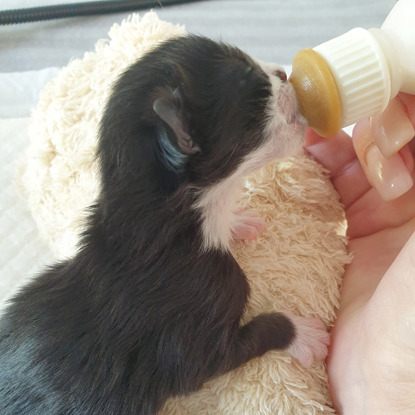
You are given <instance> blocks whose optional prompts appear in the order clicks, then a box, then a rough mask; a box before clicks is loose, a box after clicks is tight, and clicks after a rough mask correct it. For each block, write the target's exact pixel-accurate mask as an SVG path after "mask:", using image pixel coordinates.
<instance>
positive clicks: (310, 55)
mask: <svg viewBox="0 0 415 415" xmlns="http://www.w3.org/2000/svg"><path fill="white" fill-rule="evenodd" d="M289 81H290V82H291V84H292V85H293V87H294V90H295V92H296V95H297V99H298V104H299V109H300V112H301V114H302V115H303V117H304V118H305V119H306V120H307V122H308V125H309V126H310V127H311V128H313V130H314V131H316V132H317V133H318V134H320V135H321V136H323V137H329V136H331V135H333V134H335V133H336V132H337V131H338V130H339V129H340V128H341V122H342V113H341V103H340V96H339V92H338V90H337V86H336V82H335V79H334V77H333V75H332V73H331V71H330V69H329V66H328V65H327V63H326V61H325V60H324V59H323V58H322V57H321V56H320V55H319V54H318V53H317V52H315V51H314V50H312V49H303V50H301V51H300V52H298V53H297V54H296V55H295V57H294V60H293V66H292V73H291V76H290V78H289Z"/></svg>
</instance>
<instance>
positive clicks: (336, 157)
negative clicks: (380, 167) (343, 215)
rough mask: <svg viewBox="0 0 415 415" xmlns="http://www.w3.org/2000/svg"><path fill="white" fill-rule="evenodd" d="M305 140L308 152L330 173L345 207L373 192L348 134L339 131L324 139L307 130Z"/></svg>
mask: <svg viewBox="0 0 415 415" xmlns="http://www.w3.org/2000/svg"><path fill="white" fill-rule="evenodd" d="M305 138H306V150H307V151H308V152H309V153H310V154H311V155H312V156H313V157H314V158H315V159H316V160H317V161H318V162H319V163H320V164H322V165H323V166H324V167H325V168H326V169H327V170H328V171H329V172H330V174H331V178H332V182H333V185H334V187H335V189H336V190H337V191H338V193H339V195H340V199H341V201H342V203H343V204H344V206H345V207H346V208H347V207H349V206H350V205H351V204H353V203H354V202H355V201H356V200H357V199H359V198H360V197H361V196H362V195H363V194H365V193H366V192H367V191H368V190H369V189H370V187H371V186H370V185H369V183H368V181H367V179H366V177H365V174H364V172H363V170H362V167H361V165H360V163H359V160H358V159H357V157H356V153H355V151H354V149H353V144H352V140H351V139H350V137H349V136H348V135H347V134H346V133H345V132H343V131H339V132H338V133H337V134H335V135H334V136H333V137H330V138H323V137H321V136H319V135H318V134H317V133H316V132H314V131H313V130H312V129H307V130H306V134H305Z"/></svg>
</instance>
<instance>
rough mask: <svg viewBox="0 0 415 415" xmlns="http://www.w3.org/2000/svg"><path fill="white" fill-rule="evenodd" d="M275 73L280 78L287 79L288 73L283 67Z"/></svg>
mask: <svg viewBox="0 0 415 415" xmlns="http://www.w3.org/2000/svg"><path fill="white" fill-rule="evenodd" d="M274 75H275V76H278V78H280V79H281V81H284V82H285V81H286V80H287V74H286V73H285V71H283V70H281V69H277V70H276V71H275V72H274Z"/></svg>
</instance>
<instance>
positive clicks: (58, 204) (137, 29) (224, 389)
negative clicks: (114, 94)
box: [18, 13, 349, 415]
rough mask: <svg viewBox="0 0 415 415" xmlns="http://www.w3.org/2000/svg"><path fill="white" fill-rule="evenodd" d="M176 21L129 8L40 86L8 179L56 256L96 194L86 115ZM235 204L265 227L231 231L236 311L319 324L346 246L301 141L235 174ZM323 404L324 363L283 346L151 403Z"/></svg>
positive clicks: (326, 407)
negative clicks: (236, 266)
mask: <svg viewBox="0 0 415 415" xmlns="http://www.w3.org/2000/svg"><path fill="white" fill-rule="evenodd" d="M184 33H185V30H184V28H183V27H177V26H173V25H171V24H169V23H166V22H162V21H160V20H159V19H158V18H157V15H156V14H155V13H148V14H146V15H144V16H143V17H142V18H139V16H138V15H133V16H131V18H129V19H128V20H126V21H124V22H123V23H122V24H121V25H114V26H113V27H112V28H111V30H110V32H109V38H110V40H106V41H100V42H98V44H97V46H96V50H95V52H92V53H87V54H85V56H84V58H83V59H82V60H74V61H72V62H70V64H69V65H68V66H67V67H66V68H65V69H63V70H62V71H61V72H60V74H59V75H58V76H57V78H56V79H55V80H53V81H52V82H51V83H50V84H49V85H47V87H45V89H44V91H43V93H42V95H41V97H40V100H39V104H38V106H37V108H36V110H35V111H34V113H33V120H32V125H31V129H30V136H31V144H30V146H29V148H28V149H27V152H26V154H25V155H24V157H23V159H22V162H21V163H20V169H19V172H18V184H19V188H20V190H21V193H22V194H23V196H24V197H25V198H26V199H27V202H28V204H29V207H30V209H31V211H32V213H33V216H34V218H35V220H36V222H37V224H38V227H39V231H40V233H41V234H42V235H43V237H44V238H45V239H46V240H47V241H48V243H49V245H50V247H51V248H52V249H53V251H54V252H55V253H56V255H57V257H65V256H69V255H71V254H73V253H74V252H75V250H76V241H77V239H78V234H79V232H80V230H81V229H82V222H83V218H84V213H83V211H84V208H85V207H86V206H88V205H89V204H90V203H91V202H92V201H93V199H94V197H95V196H96V194H97V191H98V187H99V177H98V172H97V164H96V162H95V161H94V152H95V148H96V133H97V125H98V122H99V119H100V116H101V113H102V110H103V108H104V103H105V101H106V98H107V96H108V91H109V86H110V85H111V83H112V82H113V81H114V80H115V78H116V77H117V75H119V74H120V72H122V71H123V69H124V68H125V67H126V66H128V65H129V64H130V63H132V62H133V61H134V60H135V59H137V58H138V57H140V56H141V55H142V54H143V53H144V52H146V51H148V50H149V49H151V48H153V47H154V46H155V45H156V44H157V43H158V42H160V41H162V40H164V39H166V38H168V37H170V36H174V35H182V34H184ZM241 205H242V206H244V207H249V208H252V209H256V210H257V211H259V212H260V213H261V214H262V215H263V217H264V218H265V219H266V224H267V230H266V232H265V233H264V234H263V235H262V236H261V237H260V238H259V240H258V241H256V242H236V243H235V244H234V246H233V251H234V254H235V257H236V258H237V260H238V262H239V263H240V265H241V267H242V268H243V269H244V270H245V272H246V274H247V276H248V279H249V281H250V284H251V287H252V296H251V299H250V302H249V304H248V307H247V311H246V315H245V317H244V318H245V320H246V321H248V320H249V319H251V318H252V317H253V316H255V315H257V314H259V313H261V312H267V311H271V310H280V311H281V310H287V311H291V312H293V313H297V314H300V315H302V316H320V318H321V319H322V320H323V321H324V322H325V323H326V324H327V325H328V326H329V325H330V324H331V323H332V322H333V319H334V317H335V310H336V307H337V305H338V291H339V284H340V280H341V277H342V274H343V269H344V265H345V264H346V263H347V262H348V260H349V258H348V255H347V251H346V244H345V239H344V237H343V236H341V232H342V229H341V227H342V224H343V222H344V217H343V209H342V206H341V205H340V203H339V201H338V196H337V194H336V192H335V190H334V189H333V187H332V185H331V183H330V181H329V179H328V176H327V174H326V172H325V171H324V170H323V169H322V167H321V166H320V165H319V164H317V163H316V162H315V161H313V160H312V159H310V157H308V156H307V155H306V154H305V153H304V154H303V153H302V154H299V155H298V156H297V157H295V158H292V159H289V160H286V161H282V162H273V163H271V164H269V165H268V166H266V167H265V168H263V169H262V170H261V171H260V172H257V173H256V174H254V175H252V176H251V177H249V178H247V181H246V187H245V189H244V191H243V194H242V199H241ZM328 413H334V411H333V409H331V406H330V399H329V396H328V392H327V377H326V373H325V368H324V363H322V362H320V363H315V364H314V365H313V366H312V367H311V368H310V369H304V368H303V367H301V366H300V365H299V363H298V362H296V361H294V360H292V359H291V358H290V357H289V356H288V355H287V354H285V353H283V352H276V351H274V352H269V353H267V354H266V355H265V356H263V357H261V358H257V359H254V360H253V361H251V362H249V363H247V364H246V365H244V366H243V367H241V368H239V369H237V370H235V371H233V372H230V373H228V374H226V375H224V376H222V377H220V378H218V379H215V380H212V381H210V382H208V383H207V384H206V385H205V387H204V388H203V389H202V390H200V391H199V392H197V393H195V394H193V395H191V396H188V397H183V398H176V399H172V400H170V401H168V402H167V404H166V405H165V407H164V409H163V410H162V412H161V414H162V415H204V414H206V415H222V414H223V415H225V414H226V415H231V414H232V415H250V414H252V415H254V414H255V415H256V414H263V415H275V414H281V415H282V414H284V415H289V414H301V415H307V414H310V415H316V414H328Z"/></svg>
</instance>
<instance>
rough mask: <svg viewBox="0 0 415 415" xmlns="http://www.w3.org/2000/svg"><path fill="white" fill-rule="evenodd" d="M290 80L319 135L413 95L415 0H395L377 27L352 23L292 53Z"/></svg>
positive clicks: (333, 130) (305, 114)
mask: <svg viewBox="0 0 415 415" xmlns="http://www.w3.org/2000/svg"><path fill="white" fill-rule="evenodd" d="M290 82H291V83H292V85H293V86H294V89H295V91H296V93H297V96H298V100H299V104H300V110H301V113H302V114H303V116H304V117H305V118H306V119H307V121H308V124H309V126H310V127H312V128H313V129H314V130H315V131H317V132H318V133H319V134H320V135H322V136H324V137H329V136H330V135H332V134H334V133H336V132H337V131H338V130H339V129H340V128H342V127H346V126H348V125H351V124H353V123H355V122H357V121H359V120H361V119H364V118H366V117H369V116H372V115H375V114H379V113H381V112H382V111H383V110H384V109H385V108H386V106H387V105H388V103H389V101H390V100H391V99H392V98H393V97H395V96H396V95H397V94H398V92H399V91H403V92H407V93H409V94H415V0H399V1H398V3H397V4H396V5H395V7H394V8H393V9H392V11H391V12H390V14H389V15H388V17H387V18H386V20H385V22H384V23H383V25H382V26H381V28H380V29H369V30H366V29H362V28H356V29H353V30H351V31H349V32H347V33H345V34H344V35H342V36H339V37H337V38H334V39H332V40H329V41H328V42H325V43H323V44H321V45H319V46H317V47H315V48H314V49H304V50H302V51H300V52H298V53H297V55H296V56H295V57H294V61H293V70H292V74H291V76H290Z"/></svg>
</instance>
